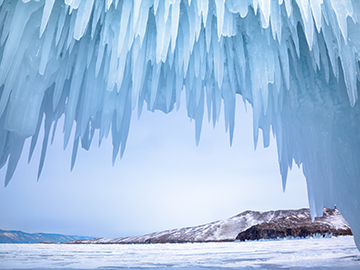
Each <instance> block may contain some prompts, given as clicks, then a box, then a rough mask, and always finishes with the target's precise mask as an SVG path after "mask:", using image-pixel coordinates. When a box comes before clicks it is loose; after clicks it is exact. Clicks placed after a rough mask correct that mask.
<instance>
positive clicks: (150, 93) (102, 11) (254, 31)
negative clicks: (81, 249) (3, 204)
mask: <svg viewBox="0 0 360 270" xmlns="http://www.w3.org/2000/svg"><path fill="white" fill-rule="evenodd" d="M359 16H360V2H359V1H358V0H326V1H324V0H244V1H235V0H227V1H225V0H214V1H212V0H191V1H190V0H164V1H159V0H124V1H119V0H106V1H104V0H58V1H55V0H22V1H20V0H19V1H3V0H0V165H1V166H4V165H6V164H7V174H6V179H5V185H7V184H8V183H9V181H10V179H11V177H12V175H13V172H14V170H15V168H16V164H17V162H18V159H19V158H20V156H21V152H22V146H23V144H24V141H25V140H26V139H27V138H31V140H32V143H31V149H30V155H29V158H31V156H32V151H33V149H34V147H35V145H36V142H37V138H38V134H39V130H40V128H41V126H42V125H44V128H45V137H44V141H43V144H42V149H43V150H42V154H41V160H40V165H39V175H40V172H41V169H42V167H43V165H44V161H45V154H46V149H47V144H48V136H49V134H50V131H51V129H52V130H54V129H55V127H56V123H57V120H58V119H59V118H60V117H61V116H62V115H63V114H64V115H65V123H64V146H65V147H66V146H67V144H68V142H69V140H70V137H71V136H70V135H71V134H72V132H71V130H72V129H73V128H74V129H75V133H74V134H75V135H74V138H72V139H73V141H74V143H73V155H72V160H71V164H72V166H73V165H74V163H75V159H76V153H77V149H78V146H79V144H81V146H82V147H83V148H85V149H89V148H90V146H91V141H92V139H93V137H94V132H95V131H98V133H99V140H100V141H101V140H102V139H103V138H104V137H107V136H108V134H109V133H110V131H111V136H112V140H113V146H114V150H113V160H115V159H116V157H117V154H118V152H119V151H120V155H122V154H123V152H124V149H125V144H126V139H127V135H128V130H129V123H130V118H131V114H132V110H134V109H135V108H138V109H139V111H141V109H142V107H143V104H144V102H145V103H146V104H147V109H148V110H151V111H154V110H162V111H164V112H165V113H168V112H170V111H171V110H173V108H174V105H175V103H176V104H177V107H178V106H179V97H180V93H181V91H182V90H184V91H185V93H186V107H187V109H188V116H189V117H190V118H191V119H194V120H195V131H196V141H197V142H198V141H199V139H200V131H201V125H202V120H203V113H204V110H205V105H206V107H207V111H208V115H209V120H211V118H212V121H213V123H214V124H215V123H216V122H217V120H218V117H219V114H220V110H221V106H222V103H223V108H224V112H225V120H226V121H225V122H226V128H227V130H229V135H230V141H231V140H232V137H233V128H234V115H235V105H236V104H235V95H236V94H240V95H241V96H242V97H243V99H244V100H245V101H247V102H249V103H250V104H251V105H252V107H253V118H254V142H255V145H256V143H257V138H258V132H259V129H261V130H263V133H264V145H265V146H267V145H268V143H269V139H268V138H269V135H270V134H269V133H270V129H271V130H272V131H273V133H274V135H275V136H276V140H277V147H278V156H279V165H280V171H281V174H282V177H283V186H284V188H285V185H286V176H287V172H288V169H289V168H291V166H292V163H293V162H294V161H295V163H296V164H298V165H300V164H302V165H303V171H304V174H305V176H306V179H307V186H308V194H309V204H310V207H311V211H312V215H313V217H315V216H319V215H322V209H323V206H326V207H333V206H334V205H336V206H337V207H338V208H339V209H340V210H341V212H342V213H343V215H344V216H345V217H346V219H347V220H348V221H349V223H350V225H351V226H352V230H353V232H354V234H355V239H356V242H357V244H358V246H359V245H360V210H359V209H360V200H359V198H360V166H359V164H360V135H359V134H360V107H359V106H360V105H359V102H357V99H358V94H359V89H360V24H359V23H360V17H359ZM205 96H206V98H205ZM43 118H45V120H44V124H43Z"/></svg>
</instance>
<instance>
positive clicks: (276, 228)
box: [236, 208, 352, 241]
mask: <svg viewBox="0 0 360 270" xmlns="http://www.w3.org/2000/svg"><path fill="white" fill-rule="evenodd" d="M341 218H342V216H341V215H340V212H339V211H337V210H336V209H334V210H333V209H326V208H325V209H324V215H323V217H321V218H315V221H314V222H312V221H311V218H310V213H308V211H306V212H304V214H303V215H291V216H287V217H282V218H279V219H277V220H274V221H271V222H264V223H261V224H257V225H254V226H252V227H250V228H248V229H247V230H245V231H242V232H240V233H239V234H238V235H237V237H236V239H238V240H240V241H246V240H260V239H277V238H287V237H291V238H305V237H309V236H323V237H325V236H328V235H332V236H340V235H352V233H351V230H350V227H349V226H343V225H342V226H339V225H340V224H341V223H340V222H341ZM331 221H333V222H331ZM334 221H335V222H334ZM339 221H340V222H339ZM336 223H337V224H336Z"/></svg>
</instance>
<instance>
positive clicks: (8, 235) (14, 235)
mask: <svg viewBox="0 0 360 270" xmlns="http://www.w3.org/2000/svg"><path fill="white" fill-rule="evenodd" d="M88 238H89V237H88V236H78V235H64V234H53V233H25V232H22V231H8V230H0V243H41V242H51V243H64V242H68V241H73V240H77V239H88Z"/></svg>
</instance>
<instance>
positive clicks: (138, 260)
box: [0, 236, 360, 270]
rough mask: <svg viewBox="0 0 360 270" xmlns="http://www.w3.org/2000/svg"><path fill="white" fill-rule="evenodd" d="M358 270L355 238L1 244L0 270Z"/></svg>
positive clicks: (358, 260) (359, 258)
mask: <svg viewBox="0 0 360 270" xmlns="http://www.w3.org/2000/svg"><path fill="white" fill-rule="evenodd" d="M129 268H131V269H159V270H160V269H176V270H181V269H196V270H200V269H259V270H260V269H297V270H300V269H360V252H359V251H358V250H357V249H356V246H355V244H354V239H353V237H349V236H347V237H333V238H308V239H295V240H277V241H249V242H241V243H239V242H231V243H195V244H191V243H188V244H148V245H65V244H63V245H62V244H0V269H43V270H44V269H62V270H64V269H129Z"/></svg>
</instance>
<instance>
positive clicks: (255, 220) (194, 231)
mask: <svg viewBox="0 0 360 270" xmlns="http://www.w3.org/2000/svg"><path fill="white" fill-rule="evenodd" d="M280 223H281V224H285V225H286V226H288V227H289V228H292V227H298V226H301V224H305V225H306V226H309V227H311V226H318V225H319V224H322V225H323V227H324V228H327V229H328V230H329V233H332V232H338V233H337V235H343V234H351V231H350V227H349V224H348V223H347V221H346V220H345V219H344V217H343V216H342V215H341V214H340V212H339V211H338V210H337V209H334V210H331V209H326V208H325V209H324V216H323V217H322V218H316V221H315V222H314V223H312V222H311V218H310V211H309V209H299V210H277V211H268V212H257V211H245V212H243V213H241V214H239V215H236V216H234V217H232V218H229V219H226V220H221V221H215V222H212V223H208V224H204V225H200V226H195V227H187V228H181V229H172V230H166V231H162V232H155V233H151V234H146V235H142V236H132V237H123V238H116V239H109V238H97V239H90V240H79V241H72V242H70V243H74V244H77V243H79V244H90V243H93V244H130V243H136V244H141V243H183V242H216V241H234V240H235V239H236V238H237V236H238V235H239V234H240V233H242V232H245V231H247V230H248V229H250V228H252V227H253V226H256V225H259V224H268V225H269V224H272V225H273V226H277V225H279V226H280ZM344 232H347V233H344ZM335 235H336V234H335Z"/></svg>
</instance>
